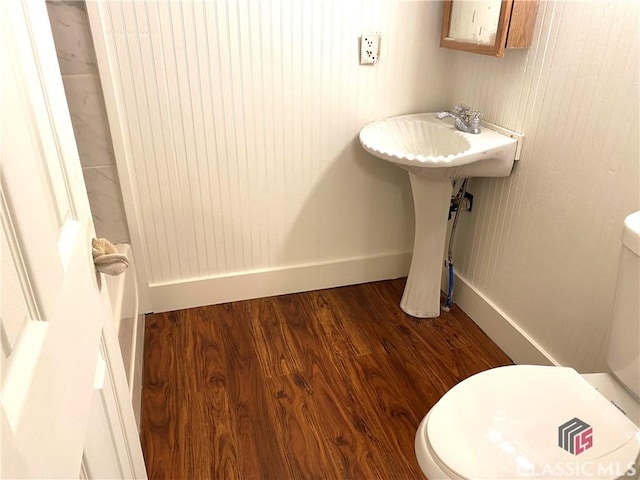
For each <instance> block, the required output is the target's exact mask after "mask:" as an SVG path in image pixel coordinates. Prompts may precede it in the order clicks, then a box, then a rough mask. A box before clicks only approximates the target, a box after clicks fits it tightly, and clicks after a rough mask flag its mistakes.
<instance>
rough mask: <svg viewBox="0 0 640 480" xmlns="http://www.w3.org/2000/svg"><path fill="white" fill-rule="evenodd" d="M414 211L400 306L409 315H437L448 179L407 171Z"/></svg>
mask: <svg viewBox="0 0 640 480" xmlns="http://www.w3.org/2000/svg"><path fill="white" fill-rule="evenodd" d="M409 178H410V179H411V190H412V191H413V204H414V208H415V215H416V233H415V237H414V243H413V257H412V259H411V268H410V269H409V276H408V278H407V284H406V286H405V287H404V293H403V295H402V300H401V301H400V308H402V310H403V311H404V312H405V313H408V314H409V315H411V316H413V317H419V318H433V317H437V316H439V315H440V280H441V278H442V262H443V260H444V244H445V240H446V236H447V217H448V214H449V204H450V202H451V193H452V186H451V180H449V179H443V180H429V179H427V178H425V177H421V176H417V175H414V174H413V173H409Z"/></svg>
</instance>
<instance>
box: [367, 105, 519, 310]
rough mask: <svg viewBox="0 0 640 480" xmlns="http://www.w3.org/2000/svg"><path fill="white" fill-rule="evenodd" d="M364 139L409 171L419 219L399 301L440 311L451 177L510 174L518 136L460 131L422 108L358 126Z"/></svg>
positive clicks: (406, 307) (370, 148) (485, 130)
mask: <svg viewBox="0 0 640 480" xmlns="http://www.w3.org/2000/svg"><path fill="white" fill-rule="evenodd" d="M496 128H500V127H496ZM360 143H361V144H362V147H363V148H364V149H365V150H366V151H367V152H369V153H371V154H373V155H375V156H376V157H379V158H382V159H384V160H387V161H389V162H391V163H393V164H395V165H397V166H399V167H400V168H403V169H405V170H407V171H408V172H409V178H410V180H411V190H412V192H413V204H414V207H415V217H416V223H415V238H414V244H413V257H412V259H411V268H410V270H409V276H408V277H407V283H406V286H405V288H404V293H403V295H402V300H401V301H400V307H401V308H402V310H404V311H405V312H406V313H408V314H409V315H412V316H414V317H421V318H432V317H437V316H439V315H440V279H441V277H442V263H443V262H442V261H443V259H444V243H445V238H446V232H447V217H448V214H449V203H450V201H451V190H452V187H451V180H452V179H456V178H466V177H506V176H507V175H509V173H510V172H511V169H512V167H513V162H514V160H515V156H516V148H517V140H515V139H513V138H511V137H508V136H506V135H502V134H500V133H497V132H495V131H493V130H490V129H488V128H486V127H483V128H482V132H481V133H479V134H471V133H464V132H460V131H458V130H456V129H455V127H454V126H453V119H451V118H446V119H443V120H440V119H438V118H436V116H435V113H419V114H417V115H404V116H401V117H392V118H387V119H385V120H379V121H377V122H373V123H370V124H369V125H367V126H366V127H364V128H363V129H362V130H361V131H360Z"/></svg>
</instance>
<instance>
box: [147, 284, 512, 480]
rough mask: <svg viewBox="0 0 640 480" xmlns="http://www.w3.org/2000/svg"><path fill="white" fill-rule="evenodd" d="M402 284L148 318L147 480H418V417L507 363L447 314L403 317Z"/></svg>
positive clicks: (471, 328) (461, 319)
mask: <svg viewBox="0 0 640 480" xmlns="http://www.w3.org/2000/svg"><path fill="white" fill-rule="evenodd" d="M404 282H405V280H404V279H398V280H390V281H384V282H376V283H369V284H363V285H356V286H350V287H342V288H334V289H329V290H321V291H313V292H308V293H301V294H293V295H284V296H279V297H271V298H263V299H257V300H248V301H241V302H234V303H227V304H223V305H216V306H210V307H201V308H193V309H189V310H182V311H178V312H170V313H163V314H155V315H150V316H147V319H146V331H145V360H144V362H145V363H144V378H143V398H142V405H143V406H142V408H143V414H142V446H143V451H144V455H145V460H146V464H147V469H148V473H149V478H162V479H199V478H202V479H206V478H212V479H214V478H219V479H234V478H237V479H274V480H284V479H299V478H300V479H302V478H317V479H350V478H363V479H423V478H424V477H423V476H422V474H421V472H420V469H419V467H418V464H417V462H416V460H415V455H414V451H413V440H414V435H415V431H416V428H417V426H418V424H419V423H420V420H421V419H422V417H423V416H424V415H425V413H426V412H427V411H428V410H429V408H430V407H431V406H432V405H433V404H434V403H435V402H436V401H438V399H439V398H440V397H441V396H442V395H443V394H444V393H445V392H446V391H447V390H448V389H449V388H451V387H452V386H453V385H455V384H456V383H458V382H459V381H461V380H462V379H464V378H466V377H468V376H470V375H472V374H474V373H477V372H479V371H482V370H486V369H488V368H491V367H495V366H499V365H506V364H510V363H511V360H510V359H509V358H508V357H507V356H506V355H505V354H504V353H503V352H502V351H501V350H500V349H499V348H498V347H497V346H496V345H495V344H493V343H492V342H491V340H489V338H488V337H487V336H486V335H485V334H484V333H483V332H482V331H481V330H480V329H479V328H478V327H477V326H476V325H475V323H473V321H471V319H469V317H467V316H466V315H465V314H464V313H463V312H462V311H461V310H460V309H459V308H457V307H456V306H454V307H453V308H452V310H451V312H450V313H444V312H443V314H442V315H441V316H440V317H439V318H437V319H430V320H418V319H415V318H412V317H409V316H408V315H405V314H404V313H403V312H402V311H401V310H400V308H399V306H398V303H399V300H400V297H401V295H402V289H403V288H404Z"/></svg>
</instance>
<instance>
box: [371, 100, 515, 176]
mask: <svg viewBox="0 0 640 480" xmlns="http://www.w3.org/2000/svg"><path fill="white" fill-rule="evenodd" d="M360 143H361V144H362V147H363V148H364V149H365V150H366V151H367V152H369V153H371V154H372V155H375V156H376V157H379V158H382V159H384V160H387V161H389V162H391V163H394V164H396V165H398V166H399V167H401V168H404V169H405V170H408V171H409V172H411V173H413V174H415V175H418V176H426V177H429V178H432V179H444V178H448V179H456V178H465V177H506V176H508V175H509V173H510V172H511V168H512V167H513V162H514V159H515V154H516V146H517V141H516V140H515V139H513V138H510V137H507V136H506V135H502V134H500V133H497V132H494V131H493V130H489V129H488V128H486V127H483V128H482V132H481V133H479V134H475V135H474V134H471V133H464V132H460V131H458V130H456V129H455V127H454V126H453V119H451V118H445V119H443V120H439V119H437V118H436V117H435V113H418V114H416V115H403V116H400V117H391V118H386V119H384V120H378V121H376V122H373V123H370V124H369V125H367V126H366V127H364V128H363V129H362V130H361V131H360Z"/></svg>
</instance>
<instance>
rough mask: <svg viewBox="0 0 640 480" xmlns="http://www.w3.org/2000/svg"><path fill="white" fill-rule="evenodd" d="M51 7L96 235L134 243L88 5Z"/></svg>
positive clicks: (55, 2) (51, 1)
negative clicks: (117, 168) (107, 112)
mask: <svg viewBox="0 0 640 480" xmlns="http://www.w3.org/2000/svg"><path fill="white" fill-rule="evenodd" d="M46 3H47V10H48V14H49V21H50V24H51V31H52V34H53V40H54V43H55V45H56V52H57V54H58V63H59V64H60V72H61V73H62V81H63V84H64V89H65V95H66V97H67V104H68V106H69V113H70V115H71V123H72V124H73V131H74V135H75V138H76V144H77V147H78V154H79V156H80V163H81V164H82V167H83V173H84V178H85V183H86V187H87V193H88V195H89V203H90V205H91V212H92V214H93V223H94V225H95V228H96V233H97V234H98V235H99V236H102V237H107V238H109V239H110V240H112V241H114V242H129V231H128V227H127V222H126V217H125V213H124V208H123V205H122V193H121V190H120V183H119V181H118V175H117V170H116V165H115V160H114V155H113V143H112V141H111V134H110V131H109V124H108V120H107V115H106V109H105V105H104V97H103V94H102V88H101V86H100V78H99V76H98V70H97V67H96V61H95V50H94V46H93V40H92V38H91V31H90V28H89V17H88V16H87V10H86V4H85V2H84V1H81V0H80V1H59V0H47V2H46Z"/></svg>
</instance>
